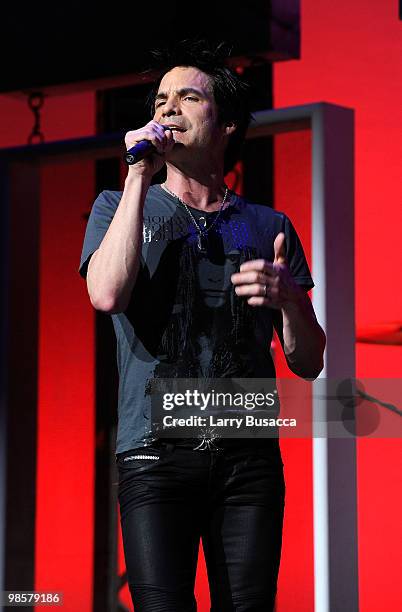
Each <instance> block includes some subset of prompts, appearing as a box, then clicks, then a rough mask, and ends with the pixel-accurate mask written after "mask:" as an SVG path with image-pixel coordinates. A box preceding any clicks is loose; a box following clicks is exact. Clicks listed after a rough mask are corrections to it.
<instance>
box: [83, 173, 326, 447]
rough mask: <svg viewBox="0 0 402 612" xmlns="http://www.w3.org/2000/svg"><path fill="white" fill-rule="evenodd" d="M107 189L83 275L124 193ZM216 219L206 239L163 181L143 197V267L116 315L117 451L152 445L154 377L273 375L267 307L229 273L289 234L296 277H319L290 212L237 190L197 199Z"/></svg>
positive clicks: (89, 235) (305, 280)
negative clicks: (215, 203) (208, 202)
mask: <svg viewBox="0 0 402 612" xmlns="http://www.w3.org/2000/svg"><path fill="white" fill-rule="evenodd" d="M121 196H122V192H121V191H103V192H102V193H101V194H100V195H99V196H98V198H97V199H96V200H95V202H94V205H93V207H92V210H91V214H90V217H89V220H88V225H87V229H86V233H85V239H84V245H83V249H82V254H81V262H80V267H79V272H80V274H81V275H82V276H83V277H84V278H85V276H86V272H87V267H88V262H89V259H90V257H91V255H92V253H93V252H94V251H95V250H96V249H97V248H98V247H99V245H100V243H101V242H102V239H103V237H104V235H105V233H106V231H107V229H108V227H109V224H110V222H111V220H112V219H113V216H114V213H115V211H116V208H117V206H118V204H119V201H120V199H121ZM190 210H191V212H192V214H193V215H194V217H195V219H196V220H197V221H198V223H199V224H200V225H203V224H205V223H206V227H207V228H208V227H210V226H211V225H212V224H213V226H212V227H211V229H210V231H209V232H208V234H207V237H208V238H207V240H205V239H203V241H202V245H201V246H202V250H200V249H199V248H198V240H197V238H198V235H197V231H196V227H195V224H194V221H193V220H192V219H191V216H190V215H189V213H188V211H186V209H185V208H184V206H183V205H182V204H180V203H179V202H178V200H177V199H176V198H174V197H173V196H171V195H170V194H168V193H166V192H165V190H164V189H162V188H161V187H160V185H153V186H151V187H150V189H149V191H148V194H147V197H146V200H145V206H144V228H143V246H142V255H141V266H140V270H139V274H138V277H137V281H136V284H135V287H134V289H133V293H132V297H131V300H130V303H129V305H128V307H127V310H126V311H125V312H124V313H119V314H113V315H111V317H112V320H113V325H114V330H115V333H116V338H117V365H118V371H119V401H118V431H117V441H116V452H117V453H121V452H124V451H127V450H130V449H133V448H135V447H140V446H145V445H147V444H148V443H149V442H150V441H151V440H152V439H153V438H154V434H152V433H151V420H150V412H151V408H150V407H151V399H150V393H149V389H150V381H151V380H152V379H154V378H222V377H224V378H274V377H275V368H274V364H273V361H272V358H271V353H270V344H271V339H272V332H273V323H272V314H273V311H272V310H271V309H269V308H253V307H251V306H249V305H248V304H247V301H246V299H245V298H240V297H238V296H237V295H236V294H235V292H234V286H233V284H232V283H231V280H230V277H231V275H232V274H233V273H234V272H238V271H239V267H240V265H241V264H242V263H243V262H244V261H247V260H250V259H259V258H263V259H267V260H269V261H273V259H274V249H273V243H274V239H275V237H276V236H277V234H278V233H279V232H284V233H285V236H286V251H287V259H288V265H289V267H290V271H291V273H292V275H293V277H294V279H295V281H296V282H297V283H298V284H299V285H302V286H304V287H305V288H306V289H311V288H312V287H313V286H314V283H313V281H312V279H311V275H310V271H309V268H308V265H307V262H306V259H305V256H304V252H303V248H302V246H301V243H300V240H299V238H298V236H297V234H296V231H295V229H294V228H293V226H292V224H291V222H290V220H289V219H288V217H286V215H284V214H283V213H280V212H277V211H275V210H273V209H272V208H270V207H268V206H262V205H259V204H254V203H251V202H248V201H247V200H245V199H244V198H242V197H240V196H237V195H234V194H233V195H232V197H231V203H230V206H228V208H226V209H225V210H224V211H223V212H222V213H221V214H220V215H219V217H218V219H217V221H216V222H215V221H214V220H215V218H216V217H217V215H218V212H213V213H205V212H203V211H200V210H197V209H195V208H190Z"/></svg>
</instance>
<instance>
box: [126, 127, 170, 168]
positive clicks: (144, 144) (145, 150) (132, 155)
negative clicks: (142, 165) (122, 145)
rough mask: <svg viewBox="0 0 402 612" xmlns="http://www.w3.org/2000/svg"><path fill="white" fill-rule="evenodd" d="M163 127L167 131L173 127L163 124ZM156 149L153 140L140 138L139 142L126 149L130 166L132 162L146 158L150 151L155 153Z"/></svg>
mask: <svg viewBox="0 0 402 612" xmlns="http://www.w3.org/2000/svg"><path fill="white" fill-rule="evenodd" d="M162 127H163V129H164V130H165V131H166V130H170V129H171V128H170V127H169V126H168V125H162ZM155 151H156V148H155V147H154V145H153V144H152V142H150V141H149V140H140V142H137V144H135V145H134V146H133V147H131V148H130V149H128V151H126V153H125V154H124V159H125V161H126V162H127V163H128V165H129V166H132V164H136V163H137V162H139V161H141V159H144V157H146V156H147V155H149V154H150V153H154V152H155Z"/></svg>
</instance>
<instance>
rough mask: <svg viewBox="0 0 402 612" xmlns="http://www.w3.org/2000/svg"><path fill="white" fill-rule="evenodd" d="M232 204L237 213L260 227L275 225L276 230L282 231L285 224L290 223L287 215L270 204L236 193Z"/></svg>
mask: <svg viewBox="0 0 402 612" xmlns="http://www.w3.org/2000/svg"><path fill="white" fill-rule="evenodd" d="M234 198H235V202H234V206H235V208H236V210H237V211H238V212H239V214H241V215H243V216H245V217H248V219H249V220H250V221H254V222H255V223H258V224H262V226H261V227H275V229H277V231H278V232H279V231H284V228H285V226H286V225H287V224H288V223H290V219H289V217H288V216H287V215H286V214H285V213H283V212H281V211H279V210H275V209H274V208H272V206H271V205H270V204H262V203H259V202H254V201H252V200H249V199H247V198H245V197H243V196H240V195H238V194H236V193H235V194H234Z"/></svg>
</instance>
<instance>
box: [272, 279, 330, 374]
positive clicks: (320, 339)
mask: <svg viewBox="0 0 402 612" xmlns="http://www.w3.org/2000/svg"><path fill="white" fill-rule="evenodd" d="M282 318H283V347H284V353H285V356H286V360H287V363H288V365H289V367H290V369H291V370H292V371H293V372H294V373H295V374H297V375H298V376H301V377H302V378H316V377H317V376H318V375H319V373H320V372H321V370H322V368H323V365H324V362H323V354H324V349H325V344H326V338H325V333H324V331H323V329H322V328H321V326H320V325H319V324H318V322H317V319H316V317H315V314H314V310H313V307H312V304H311V302H310V300H309V298H308V296H307V295H306V293H305V292H304V290H303V289H300V290H299V291H298V292H297V294H296V296H295V299H294V300H292V301H290V302H287V303H286V304H285V305H284V306H283V308H282Z"/></svg>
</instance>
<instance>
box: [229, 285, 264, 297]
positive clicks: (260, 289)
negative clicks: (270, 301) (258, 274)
mask: <svg viewBox="0 0 402 612" xmlns="http://www.w3.org/2000/svg"><path fill="white" fill-rule="evenodd" d="M235 293H236V295H239V296H248V297H251V296H262V297H267V295H268V293H267V289H266V285H262V284H260V283H255V284H254V285H239V286H238V287H235Z"/></svg>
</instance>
